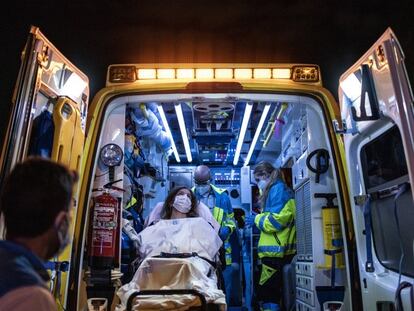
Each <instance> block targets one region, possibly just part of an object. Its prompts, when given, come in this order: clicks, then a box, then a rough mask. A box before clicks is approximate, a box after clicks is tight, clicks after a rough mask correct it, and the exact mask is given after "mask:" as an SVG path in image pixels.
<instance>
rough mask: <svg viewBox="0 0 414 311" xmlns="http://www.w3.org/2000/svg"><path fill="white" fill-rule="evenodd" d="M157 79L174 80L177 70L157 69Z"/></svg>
mask: <svg viewBox="0 0 414 311" xmlns="http://www.w3.org/2000/svg"><path fill="white" fill-rule="evenodd" d="M157 78H158V79H174V78H175V70H174V69H157Z"/></svg>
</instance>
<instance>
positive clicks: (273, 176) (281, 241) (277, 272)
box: [245, 162, 296, 311]
mask: <svg viewBox="0 0 414 311" xmlns="http://www.w3.org/2000/svg"><path fill="white" fill-rule="evenodd" d="M254 178H255V180H256V182H257V185H258V187H259V190H260V193H261V197H260V201H261V204H262V212H261V213H260V214H251V215H248V216H247V217H246V220H245V222H246V225H247V226H253V225H255V226H256V227H257V228H258V229H259V230H260V238H259V244H258V247H257V251H258V257H259V258H260V261H261V273H260V279H259V284H258V289H257V299H258V301H259V302H260V304H261V309H262V310H272V311H275V310H281V298H282V270H283V266H284V265H286V264H289V263H290V262H291V261H292V258H293V256H294V254H295V253H296V228H295V215H296V208H295V200H294V198H293V191H292V190H291V189H289V188H288V186H287V185H286V183H285V182H284V181H283V177H282V175H281V173H280V171H279V170H278V169H277V168H275V167H273V166H272V165H271V164H270V163H269V162H261V163H259V164H258V165H257V166H256V168H255V169H254Z"/></svg>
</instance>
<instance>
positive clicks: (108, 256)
mask: <svg viewBox="0 0 414 311" xmlns="http://www.w3.org/2000/svg"><path fill="white" fill-rule="evenodd" d="M116 182H117V181H116ZM113 183H115V182H111V183H110V184H106V185H105V186H104V189H94V191H103V193H102V194H100V195H98V196H97V197H95V198H94V199H93V206H92V208H91V214H90V223H91V225H90V231H89V232H90V233H89V243H88V244H89V246H88V249H89V251H88V254H89V265H90V266H91V267H93V268H94V269H111V268H113V267H114V261H115V258H116V256H117V254H116V251H117V250H119V248H118V246H117V243H118V242H117V238H118V233H117V231H118V230H119V221H120V220H119V208H120V206H119V200H118V199H117V198H115V197H114V196H113V195H111V194H110V193H109V189H116V190H122V189H120V188H118V187H114V186H112V184H113Z"/></svg>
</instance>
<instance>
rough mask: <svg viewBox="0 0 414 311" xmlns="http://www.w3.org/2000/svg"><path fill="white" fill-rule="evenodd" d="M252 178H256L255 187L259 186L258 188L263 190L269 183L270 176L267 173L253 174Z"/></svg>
mask: <svg viewBox="0 0 414 311" xmlns="http://www.w3.org/2000/svg"><path fill="white" fill-rule="evenodd" d="M254 179H255V180H256V184H257V187H259V189H260V190H262V191H263V190H264V188H266V186H267V184H268V183H269V180H270V176H268V175H255V176H254Z"/></svg>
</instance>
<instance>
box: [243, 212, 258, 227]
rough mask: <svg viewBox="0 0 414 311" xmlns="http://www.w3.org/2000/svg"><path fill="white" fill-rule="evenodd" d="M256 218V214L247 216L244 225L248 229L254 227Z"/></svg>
mask: <svg viewBox="0 0 414 311" xmlns="http://www.w3.org/2000/svg"><path fill="white" fill-rule="evenodd" d="M256 216H257V214H256V213H251V214H250V215H247V216H246V218H245V219H244V223H245V226H246V227H247V228H250V227H252V226H254V219H255V218H256Z"/></svg>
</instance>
